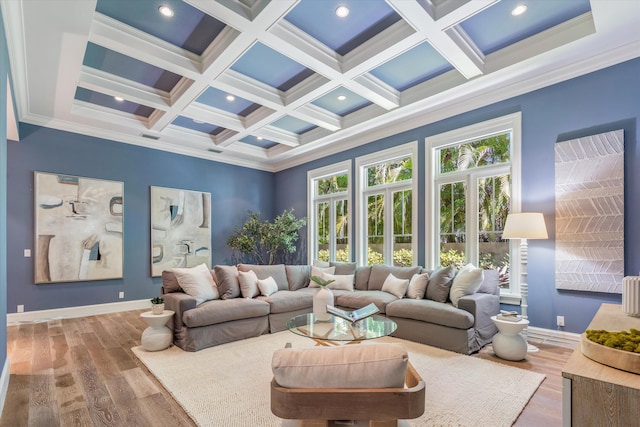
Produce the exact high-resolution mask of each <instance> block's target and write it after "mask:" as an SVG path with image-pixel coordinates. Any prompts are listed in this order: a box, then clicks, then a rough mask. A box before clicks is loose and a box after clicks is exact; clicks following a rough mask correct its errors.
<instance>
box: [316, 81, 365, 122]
mask: <svg viewBox="0 0 640 427" xmlns="http://www.w3.org/2000/svg"><path fill="white" fill-rule="evenodd" d="M340 95H342V96H344V97H345V99H343V100H340V99H338V96H340ZM312 104H314V105H317V106H318V107H321V108H324V109H325V110H328V111H331V112H332V113H334V114H338V115H339V116H346V115H347V114H350V113H353V112H354V111H356V110H359V109H361V108H363V107H366V106H367V105H371V101H369V100H368V99H366V98H363V97H361V96H360V95H356V94H355V93H353V92H351V91H350V90H349V89H345V88H343V87H339V88H337V89H334V90H332V91H331V92H329V93H327V94H326V95H324V96H321V97H320V98H318V99H316V100H315V101H313V102H312Z"/></svg>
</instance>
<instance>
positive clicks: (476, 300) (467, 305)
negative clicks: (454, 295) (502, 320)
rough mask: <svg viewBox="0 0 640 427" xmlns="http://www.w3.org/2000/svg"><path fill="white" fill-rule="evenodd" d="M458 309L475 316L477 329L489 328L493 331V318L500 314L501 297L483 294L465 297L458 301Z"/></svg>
mask: <svg viewBox="0 0 640 427" xmlns="http://www.w3.org/2000/svg"><path fill="white" fill-rule="evenodd" d="M458 308H460V309H462V310H464V311H468V312H469V313H471V314H472V315H473V318H474V325H473V327H474V328H475V329H484V328H487V327H490V329H493V328H491V326H493V321H492V320H491V316H495V315H497V314H498V313H499V312H500V297H499V296H497V295H493V294H483V293H475V294H472V295H465V296H463V297H462V298H460V300H459V301H458ZM494 327H495V326H494ZM496 331H497V329H496Z"/></svg>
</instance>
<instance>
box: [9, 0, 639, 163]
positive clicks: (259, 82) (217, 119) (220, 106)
mask: <svg viewBox="0 0 640 427" xmlns="http://www.w3.org/2000/svg"><path fill="white" fill-rule="evenodd" d="M519 4H524V5H526V6H527V10H526V12H525V13H523V14H521V15H517V16H514V15H512V10H513V9H514V8H515V7H516V6H517V5H519ZM0 5H1V7H2V13H3V18H4V25H5V31H6V34H7V43H8V47H9V56H10V61H11V69H12V77H13V82H14V91H15V93H14V97H15V99H16V103H17V106H18V115H19V117H18V119H19V120H20V121H22V122H26V123H33V124H37V125H42V126H48V127H52V128H57V129H62V130H67V131H71V132H78V133H82V134H87V135H92V136H97V137H102V138H106V139H111V140H115V141H120V142H123V143H129V144H135V145H140V146H145V147H150V148H154V149H159V150H166V151H171V152H176V153H181V154H186V155H191V156H195V157H202V158H206V159H211V160H217V161H223V162H227V163H234V164H239V165H244V166H249V167H254V168H260V169H265V170H272V171H276V170H281V169H283V168H286V167H289V166H292V165H295V164H299V163H302V162H304V161H308V160H310V159H313V158H317V157H322V156H326V155H328V154H331V153H335V152H338V151H341V150H344V149H348V148H351V147H354V146H357V145H360V144H364V143H366V142H369V141H372V140H375V139H379V138H381V137H385V136H388V135H392V134H396V133H398V132H401V131H402V130H406V129H410V128H413V127H416V126H420V125H423V124H427V123H431V122H434V121H437V120H440V119H443V118H446V117H449V116H452V115H454V114H457V113H460V112H463V111H468V110H470V109H473V108H477V107H480V106H483V105H487V104H490V103H493V102H496V101H499V100H501V99H506V98H509V97H512V96H514V95H518V94H521V93H525V92H528V91H530V90H534V89H537V88H540V87H544V86H547V85H549V84H553V83H556V82H559V81H562V80H566V79H568V78H572V77H575V76H578V75H581V74H585V73H588V72H591V71H594V70H597V69H600V68H604V67H606V66H609V65H613V64H616V63H619V62H622V61H625V60H628V59H631V58H635V57H637V56H640V31H638V28H640V1H637V0H592V1H589V0H518V1H515V0H501V1H498V0H415V1H413V0H272V1H268V0H219V1H212V0H184V1H181V0H97V1H96V0H82V1H79V0H0ZM161 6H167V7H169V8H171V10H172V12H173V16H170V17H168V16H164V15H163V14H161V13H160V8H161ZM339 6H347V7H348V8H349V14H348V15H347V16H346V17H339V16H337V15H336V10H337V8H338V7H339Z"/></svg>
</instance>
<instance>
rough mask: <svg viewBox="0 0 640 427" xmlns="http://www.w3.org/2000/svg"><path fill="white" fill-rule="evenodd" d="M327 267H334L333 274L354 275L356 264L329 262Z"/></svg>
mask: <svg viewBox="0 0 640 427" xmlns="http://www.w3.org/2000/svg"><path fill="white" fill-rule="evenodd" d="M329 266H331V267H335V268H336V271H335V273H334V274H345V275H346V274H355V272H356V263H355V262H335V261H331V262H330V263H329Z"/></svg>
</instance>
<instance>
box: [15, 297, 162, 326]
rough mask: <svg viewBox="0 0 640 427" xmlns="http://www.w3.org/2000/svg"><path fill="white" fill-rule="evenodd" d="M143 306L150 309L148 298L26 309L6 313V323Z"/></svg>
mask: <svg viewBox="0 0 640 427" xmlns="http://www.w3.org/2000/svg"><path fill="white" fill-rule="evenodd" d="M144 308H148V309H151V303H150V302H149V300H148V299H142V300H134V301H123V302H111V303H107V304H94V305H81V306H78V307H65V308H54V309H52V310H38V311H26V312H24V313H10V314H7V325H16V324H20V323H38V322H48V321H49V320H58V319H71V318H74V317H85V316H95V315H96V314H106V313H118V312H120V311H129V310H142V309H144Z"/></svg>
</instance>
